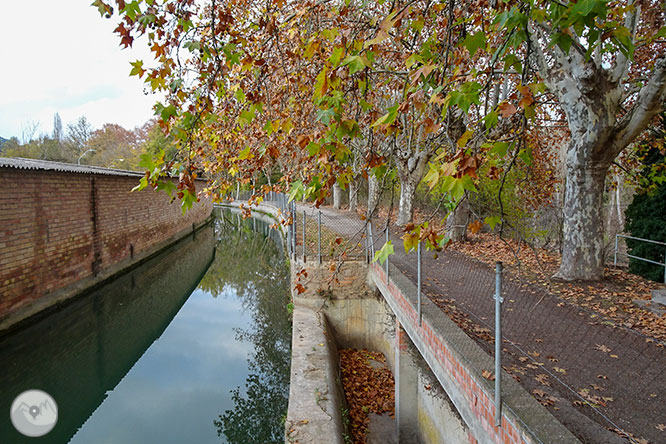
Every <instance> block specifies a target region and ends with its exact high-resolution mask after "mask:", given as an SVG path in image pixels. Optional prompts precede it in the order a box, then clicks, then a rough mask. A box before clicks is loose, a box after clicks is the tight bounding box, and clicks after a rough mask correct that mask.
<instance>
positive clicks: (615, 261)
mask: <svg viewBox="0 0 666 444" xmlns="http://www.w3.org/2000/svg"><path fill="white" fill-rule="evenodd" d="M617 240H618V237H617V234H616V235H615V254H614V255H613V266H614V267H616V268H617Z"/></svg>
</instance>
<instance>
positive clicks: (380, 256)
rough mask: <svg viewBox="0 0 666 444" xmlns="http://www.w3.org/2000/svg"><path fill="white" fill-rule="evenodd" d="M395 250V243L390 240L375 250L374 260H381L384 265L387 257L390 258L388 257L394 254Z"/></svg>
mask: <svg viewBox="0 0 666 444" xmlns="http://www.w3.org/2000/svg"><path fill="white" fill-rule="evenodd" d="M394 252H395V251H394V248H393V244H392V243H391V241H388V242H386V243H385V244H384V246H383V247H382V248H380V249H379V250H377V251H375V257H374V258H373V259H372V262H377V261H379V262H380V263H381V264H382V265H384V262H386V259H388V257H389V256H390V255H392V254H393V253H394Z"/></svg>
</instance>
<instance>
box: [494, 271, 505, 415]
mask: <svg viewBox="0 0 666 444" xmlns="http://www.w3.org/2000/svg"><path fill="white" fill-rule="evenodd" d="M502 302H504V299H502V263H501V262H497V263H496V264H495V426H496V427H501V426H502V388H501V381H502V373H501V372H502V323H501V317H500V316H501V311H502Z"/></svg>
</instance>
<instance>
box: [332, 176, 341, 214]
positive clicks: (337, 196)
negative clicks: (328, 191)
mask: <svg viewBox="0 0 666 444" xmlns="http://www.w3.org/2000/svg"><path fill="white" fill-rule="evenodd" d="M341 207H342V189H341V188H340V185H338V184H337V182H336V183H335V185H333V208H335V209H336V210H339V209H340V208H341Z"/></svg>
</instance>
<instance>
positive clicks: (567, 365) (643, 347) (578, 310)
mask: <svg viewBox="0 0 666 444" xmlns="http://www.w3.org/2000/svg"><path fill="white" fill-rule="evenodd" d="M382 234H384V236H382V235H379V236H375V249H378V248H381V246H382V245H383V244H384V243H385V242H386V238H385V232H384V233H382ZM390 237H391V239H392V240H393V242H394V243H397V242H399V239H397V235H396V233H391V234H390ZM402 251H403V250H402V249H400V248H396V254H395V255H393V256H390V258H389V260H390V261H392V262H393V264H394V265H395V266H396V267H397V268H398V269H399V270H400V271H401V272H402V273H403V274H404V275H405V276H407V277H408V278H410V279H411V280H412V281H413V282H418V281H419V280H420V281H422V282H423V290H422V291H423V293H424V297H425V296H426V295H427V296H428V297H429V298H430V299H431V300H432V301H433V302H434V303H435V304H436V305H437V306H439V307H440V308H441V309H442V311H443V312H444V313H445V314H446V315H448V316H449V317H450V318H451V319H452V320H453V321H454V322H456V324H458V326H459V327H461V328H462V329H463V330H464V331H465V332H466V333H467V334H468V335H469V336H470V337H472V338H473V339H475V340H476V342H477V343H478V344H479V345H480V346H481V347H482V348H483V349H484V350H485V351H486V352H487V353H488V354H490V355H493V354H494V347H495V341H494V334H495V324H494V321H495V317H494V315H495V300H494V299H493V294H494V289H495V274H494V270H493V269H492V268H491V267H490V266H489V265H487V264H484V263H482V262H480V261H477V260H474V259H471V258H469V257H466V256H464V255H463V254H461V253H458V252H454V251H445V252H440V253H439V258H438V259H435V258H433V255H432V254H425V255H423V257H422V263H421V264H420V265H419V263H418V261H417V255H416V254H404V252H402ZM419 269H420V270H421V276H420V278H419V273H418V271H419ZM502 286H503V295H504V303H503V304H502V328H501V336H502V343H501V354H502V367H503V369H504V370H505V371H506V372H508V373H509V374H510V375H511V376H512V377H513V378H514V379H516V380H517V381H518V382H519V383H520V384H521V385H522V386H523V387H524V388H525V389H527V390H528V391H529V392H530V393H531V394H532V395H533V396H534V397H535V398H536V399H537V400H538V401H539V402H540V403H541V404H542V405H544V406H546V407H547V408H548V409H549V410H550V411H551V412H552V413H553V414H554V416H556V417H557V418H558V419H559V420H560V421H561V422H563V423H564V424H565V425H567V426H568V427H569V428H570V429H571V430H572V431H573V432H574V433H575V434H576V435H578V436H579V438H581V439H582V441H583V442H595V443H605V442H614V441H613V440H617V439H620V440H621V439H624V440H625V442H634V443H646V442H654V443H656V442H665V436H666V435H664V432H665V431H666V404H665V403H664V398H665V397H666V388H665V387H666V384H664V379H665V378H666V353H664V344H663V343H662V342H660V341H659V340H657V339H654V338H652V337H648V336H645V335H643V334H641V333H639V332H637V331H635V330H632V329H631V328H629V326H627V325H622V324H618V323H617V322H614V321H612V320H611V319H609V318H606V317H604V316H603V315H600V314H599V313H598V312H596V311H593V310H590V309H587V308H586V307H585V306H584V305H583V306H581V305H575V304H572V303H570V302H569V301H567V300H565V299H562V298H560V297H558V296H557V295H554V294H550V293H547V292H545V291H544V290H543V289H542V288H541V287H538V286H535V285H532V284H527V283H525V282H523V281H521V280H520V279H519V278H518V277H517V276H515V275H512V274H510V273H509V274H505V276H504V279H503V283H502ZM583 304H584V302H583ZM620 437H622V438H620Z"/></svg>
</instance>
